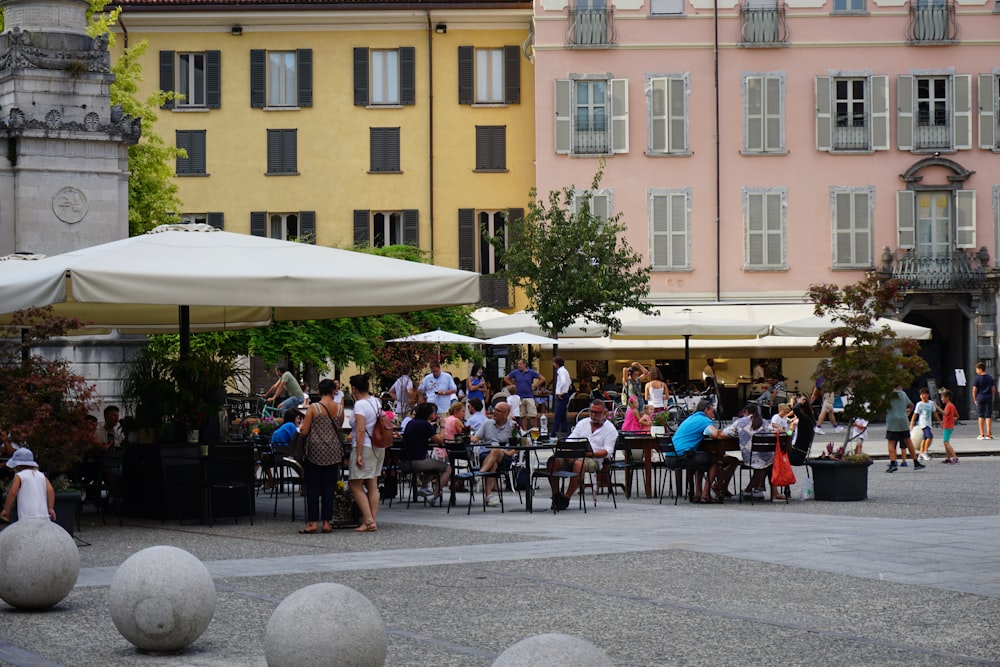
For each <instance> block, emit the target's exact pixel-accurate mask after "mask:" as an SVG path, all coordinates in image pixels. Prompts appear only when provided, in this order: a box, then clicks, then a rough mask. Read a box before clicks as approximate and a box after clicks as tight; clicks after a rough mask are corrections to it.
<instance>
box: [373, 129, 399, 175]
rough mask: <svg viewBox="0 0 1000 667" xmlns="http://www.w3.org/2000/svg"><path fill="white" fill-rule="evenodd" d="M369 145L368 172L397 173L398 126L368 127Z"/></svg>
mask: <svg viewBox="0 0 1000 667" xmlns="http://www.w3.org/2000/svg"><path fill="white" fill-rule="evenodd" d="M369 133H370V145H371V169H370V170H369V173H372V174H377V173H388V174H398V173H400V169H399V128H398V127H372V128H369Z"/></svg>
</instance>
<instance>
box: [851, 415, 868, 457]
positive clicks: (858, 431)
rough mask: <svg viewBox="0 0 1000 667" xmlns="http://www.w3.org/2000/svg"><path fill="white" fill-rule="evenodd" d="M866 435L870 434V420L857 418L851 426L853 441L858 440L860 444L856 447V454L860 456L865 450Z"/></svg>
mask: <svg viewBox="0 0 1000 667" xmlns="http://www.w3.org/2000/svg"><path fill="white" fill-rule="evenodd" d="M866 433H868V420H867V419H862V418H861V417H855V418H854V422H853V423H852V424H851V441H854V440H857V442H858V444H856V445H854V453H855V454H860V453H861V450H862V449H863V448H864V445H865V434H866Z"/></svg>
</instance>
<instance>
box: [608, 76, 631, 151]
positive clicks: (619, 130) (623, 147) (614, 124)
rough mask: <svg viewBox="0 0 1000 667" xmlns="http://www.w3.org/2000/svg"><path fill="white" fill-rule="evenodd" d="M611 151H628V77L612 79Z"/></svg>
mask: <svg viewBox="0 0 1000 667" xmlns="http://www.w3.org/2000/svg"><path fill="white" fill-rule="evenodd" d="M611 152H612V153H628V79H611Z"/></svg>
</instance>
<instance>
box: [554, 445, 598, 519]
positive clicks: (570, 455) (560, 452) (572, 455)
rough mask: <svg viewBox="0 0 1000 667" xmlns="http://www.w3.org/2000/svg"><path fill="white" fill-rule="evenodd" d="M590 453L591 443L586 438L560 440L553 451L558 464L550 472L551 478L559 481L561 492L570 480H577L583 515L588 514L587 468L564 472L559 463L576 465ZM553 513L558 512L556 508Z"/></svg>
mask: <svg viewBox="0 0 1000 667" xmlns="http://www.w3.org/2000/svg"><path fill="white" fill-rule="evenodd" d="M589 451H590V442H589V441H588V440H587V439H586V438H582V439H578V438H574V439H569V438H565V439H560V440H559V441H558V442H557V443H556V447H555V449H554V450H553V451H552V458H553V459H555V461H556V463H555V466H554V468H553V470H552V471H551V472H549V477H554V478H556V479H558V480H559V492H560V493H562V491H563V490H564V489H565V488H566V484H567V483H568V482H569V480H571V479H573V478H576V479H577V480H578V482H579V488H578V493H579V496H580V508H581V509H582V510H583V513H584V514H586V513H587V502H586V499H585V498H584V495H583V487H584V483H583V481H584V475H585V466H583V467H581V468H580V471H579V472H575V471H573V470H572V469H570V470H562V469H561V468H562V465H561V464H560V463H559V461H570V462H571V464H575V462H576V461H581V462H582V461H583V459H585V458H586V457H587V452H589ZM552 511H553V512H558V511H559V510H557V509H556V508H555V507H553V508H552Z"/></svg>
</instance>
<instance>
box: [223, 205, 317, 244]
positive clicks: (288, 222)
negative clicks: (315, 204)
mask: <svg viewBox="0 0 1000 667" xmlns="http://www.w3.org/2000/svg"><path fill="white" fill-rule="evenodd" d="M209 215H211V214H209ZM250 234H252V235H253V236H266V237H268V238H272V239H280V240H283V241H298V242H300V243H316V211H299V212H297V213H275V212H272V213H267V212H264V211H254V212H253V213H251V214H250Z"/></svg>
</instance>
